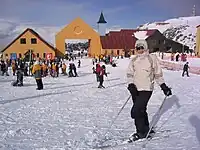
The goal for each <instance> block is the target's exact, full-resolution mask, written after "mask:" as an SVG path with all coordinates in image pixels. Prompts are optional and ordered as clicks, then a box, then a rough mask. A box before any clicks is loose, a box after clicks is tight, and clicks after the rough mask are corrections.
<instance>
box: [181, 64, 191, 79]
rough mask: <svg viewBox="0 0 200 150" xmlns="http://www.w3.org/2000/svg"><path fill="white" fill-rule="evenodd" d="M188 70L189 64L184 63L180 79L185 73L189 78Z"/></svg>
mask: <svg viewBox="0 0 200 150" xmlns="http://www.w3.org/2000/svg"><path fill="white" fill-rule="evenodd" d="M189 68H190V67H189V62H186V64H185V65H184V67H183V73H182V77H184V75H185V72H186V74H187V77H189V73H188V69H189Z"/></svg>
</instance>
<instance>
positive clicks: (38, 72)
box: [32, 61, 43, 90]
mask: <svg viewBox="0 0 200 150" xmlns="http://www.w3.org/2000/svg"><path fill="white" fill-rule="evenodd" d="M41 70H42V67H41V66H40V63H39V61H36V62H35V64H34V66H33V69H32V74H34V76H35V80H36V83H37V89H36V90H42V89H43V83H42V71H41Z"/></svg>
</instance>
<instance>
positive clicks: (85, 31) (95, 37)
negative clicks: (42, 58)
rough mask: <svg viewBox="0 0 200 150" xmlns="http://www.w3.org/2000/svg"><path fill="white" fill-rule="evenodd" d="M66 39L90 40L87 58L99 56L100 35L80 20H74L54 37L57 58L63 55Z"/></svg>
mask: <svg viewBox="0 0 200 150" xmlns="http://www.w3.org/2000/svg"><path fill="white" fill-rule="evenodd" d="M66 39H88V40H90V47H89V50H88V55H89V56H94V55H95V56H96V55H100V54H101V47H102V46H101V42H100V35H99V34H98V33H97V32H96V31H95V30H93V28H92V27H90V26H89V25H88V24H86V23H85V22H84V21H83V20H82V19H81V18H76V19H75V20H74V21H72V22H71V23H70V24H69V25H68V26H66V27H65V28H64V29H62V30H61V31H60V32H59V33H57V35H56V48H57V50H58V51H57V54H56V55H58V56H64V54H65V51H66V50H65V40H66Z"/></svg>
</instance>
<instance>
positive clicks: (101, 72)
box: [98, 65, 107, 88]
mask: <svg viewBox="0 0 200 150" xmlns="http://www.w3.org/2000/svg"><path fill="white" fill-rule="evenodd" d="M104 75H105V76H106V77H107V73H106V67H105V66H104V65H102V67H101V69H100V73H99V86H98V88H105V87H104V86H103V81H104V79H103V77H104Z"/></svg>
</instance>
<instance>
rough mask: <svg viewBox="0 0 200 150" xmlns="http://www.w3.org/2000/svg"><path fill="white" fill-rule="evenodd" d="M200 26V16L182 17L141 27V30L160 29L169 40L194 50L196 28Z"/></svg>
mask: <svg viewBox="0 0 200 150" xmlns="http://www.w3.org/2000/svg"><path fill="white" fill-rule="evenodd" d="M199 24H200V16H194V17H180V18H174V19H169V20H166V21H163V22H154V23H147V24H144V25H141V26H140V27H139V28H140V29H158V30H159V31H160V32H161V33H163V34H164V35H165V36H166V37H167V38H170V39H172V40H174V41H177V42H180V43H182V44H185V45H187V46H189V47H190V48H191V49H194V45H195V41H196V40H195V38H196V26H197V25H199Z"/></svg>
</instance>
